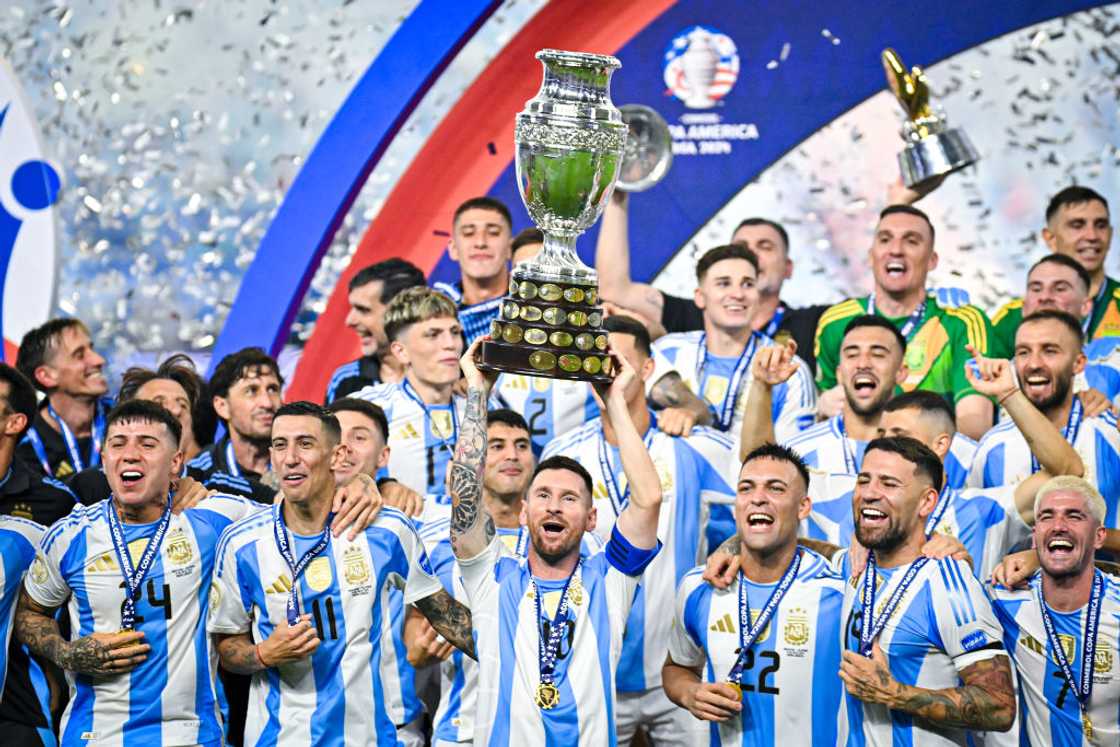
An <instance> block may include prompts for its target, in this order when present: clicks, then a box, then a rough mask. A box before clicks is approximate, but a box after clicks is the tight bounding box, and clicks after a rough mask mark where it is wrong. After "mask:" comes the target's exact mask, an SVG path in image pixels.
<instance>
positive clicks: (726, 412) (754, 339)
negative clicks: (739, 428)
mask: <svg viewBox="0 0 1120 747" xmlns="http://www.w3.org/2000/svg"><path fill="white" fill-rule="evenodd" d="M707 341H708V335H707V333H706V332H702V333H701V334H700V348H699V357H698V359H697V361H696V387H697V388H698V389H699V390H700V391H699V392H697V394H698V395H699V396H700V398H701V399H703V394H702V392H703V390H704V367H705V366H706V365H707V364H708V345H707ZM757 346H758V335H757V334H756V333H753V332H752V333H751V339H749V340H747V344H746V346H745V347H744V348H743V352H741V353H739V360H737V361H736V362H735V368H734V370H733V371H732V372H731V378H730V379H728V380H727V391H725V392H724V393H723V401H722V402H720V403H719V406H718V407H716V408H715V409H714V411H713V415H714V416H715V423H714V424H713V425H714V427H715V428H717V429H718V430H721V431H726V430H728V429H729V428H730V427H731V421H732V420H734V419H735V403H736V402H737V401H738V400H739V387H740V386H741V385H742V383H743V376H744V375H745V374H746V373H747V371H748V370H749V369H750V367H751V360H753V359H754V349H755V347H757Z"/></svg>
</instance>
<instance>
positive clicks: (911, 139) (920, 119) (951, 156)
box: [883, 49, 980, 188]
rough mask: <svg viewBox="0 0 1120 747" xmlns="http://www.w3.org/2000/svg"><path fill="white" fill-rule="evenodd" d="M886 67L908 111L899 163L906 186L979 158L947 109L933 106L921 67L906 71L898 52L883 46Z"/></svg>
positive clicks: (949, 171)
mask: <svg viewBox="0 0 1120 747" xmlns="http://www.w3.org/2000/svg"><path fill="white" fill-rule="evenodd" d="M883 69H884V71H886V74H887V85H889V86H890V89H891V91H892V92H893V93H894V95H895V98H897V99H898V103H899V104H901V105H902V109H903V110H904V111H905V112H906V122H905V124H903V126H902V133H901V134H902V139H903V140H905V141H906V147H905V148H903V150H902V152H900V153H899V154H898V165H899V168H900V169H901V170H902V181H903V183H905V184H906V186H907V187H911V188H913V187H917V186H919V185H921V184H922V183H923V182H926V181H930V180H933V179H937V178H939V177H942V176H945V175H947V174H951V173H952V172H954V171H958V170H960V169H963V168H964V167H965V166H970V165H971V164H973V163H976V161H978V160H980V154H979V153H977V152H976V149H975V148H974V147H972V142H971V141H970V140H969V139H968V136H967V135H965V133H964V131H963V130H961V129H959V128H955V127H954V128H950V127H949V126H948V120H947V119H946V117H945V114H944V112H937V111H934V110H933V108H932V107H930V103H929V81H928V80H927V79H926V75H925V72H924V71H923V70H922V69H921V68H920V67H917V66H915V67H914V68H913V69H911V70H910V71H907V70H906V66H905V65H903V64H902V58H900V57H899V56H898V53H897V52H895V51H894V50H893V49H884V50H883Z"/></svg>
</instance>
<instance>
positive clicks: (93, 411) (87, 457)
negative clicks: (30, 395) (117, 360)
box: [16, 319, 112, 479]
mask: <svg viewBox="0 0 1120 747" xmlns="http://www.w3.org/2000/svg"><path fill="white" fill-rule="evenodd" d="M16 368H17V369H19V371H20V373H22V374H23V375H24V376H26V377H27V379H28V381H30V382H31V383H32V384H34V385H35V388H37V389H38V390H39V391H41V392H43V393H44V394H45V395H46V397H44V398H43V402H42V404H41V406H40V409H39V412H38V414H37V415H36V416H35V422H33V423H32V424H31V427H30V428H28V430H27V435H26V437H25V438H24V440H23V442H22V443H21V444H20V448H19V457H20V458H21V459H23V460H24V461H25V462H27V464H30V465H34V466H35V468H36V469H41V470H43V473H44V474H46V476H47V477H54V478H58V479H66V478H69V476H70V475H73V474H76V473H78V472H81V471H82V470H83V469H85V468H86V467H95V466H97V465H99V464H101V452H100V449H101V441H102V439H103V438H104V437H105V413H106V412H107V411H108V409H109V407H111V406H112V402H111V401H110V400H108V399H107V398H106V397H105V394H106V393H107V392H108V391H109V384H108V382H107V381H106V380H105V371H104V369H105V359H104V358H102V357H101V356H100V355H99V354H98V353H97V351H96V350H94V349H93V342H92V341H91V340H90V336H89V330H88V329H87V328H86V325H85V324H83V323H82V322H80V321H79V320H77V319H52V320H50V321H49V322H47V323H45V324H42V325H40V326H38V327H36V328H35V329H33V330H31V331H30V332H28V333H27V334H25V335H24V336H23V340H21V341H20V344H19V353H18V354H17V356H16Z"/></svg>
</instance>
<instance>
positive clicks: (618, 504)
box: [599, 413, 657, 516]
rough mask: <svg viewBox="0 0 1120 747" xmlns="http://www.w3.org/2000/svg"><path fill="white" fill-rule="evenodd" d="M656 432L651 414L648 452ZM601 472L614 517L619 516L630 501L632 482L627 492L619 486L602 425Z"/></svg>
mask: <svg viewBox="0 0 1120 747" xmlns="http://www.w3.org/2000/svg"><path fill="white" fill-rule="evenodd" d="M656 432H657V421H656V420H655V419H653V416H652V413H651V415H650V421H649V428H648V429H646V437H645V444H646V451H650V450H651V449H652V448H653V435H654V433H656ZM599 471H600V472H601V473H602V475H603V482H604V483H606V485H607V496H608V497H609V498H610V499H611V508H613V509H614V515H615V516H618V515H619V514H621V513H622V509H624V508H626V504H627V503H628V502H629V500H630V481H629V480H627V481H626V490H623V489H622V488H620V487H619V485H618V476H617V475H616V474H615V472H614V470H612V469H611V459H610V454H609V453H608V452H607V437H606V436H605V435H603V427H602V424H600V426H599Z"/></svg>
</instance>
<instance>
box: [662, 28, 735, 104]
mask: <svg viewBox="0 0 1120 747" xmlns="http://www.w3.org/2000/svg"><path fill="white" fill-rule="evenodd" d="M738 79H739V52H738V50H737V49H736V48H735V42H733V41H731V37H729V36H728V35H727V34H724V33H722V32H721V31H719V30H717V29H714V28H712V27H710V26H693V27H691V28H688V29H685V30H684V31H682V32H681V33H679V34H677V36H675V37H674V38H673V40H672V41H671V42H669V47H668V49H666V50H665V85H666V86H668V87H669V92H670V93H672V94H673V95H674V96H676V97H677V98H678V99H680V100H681V101H683V102H684V105H685V106H687V107H688V108H689V109H710V108H712V107H713V106H715V105H716V103H717V102H719V100H720V99H722V98H723V97H724V96H726V95H727V94H728V92H729V91H730V90H731V87H732V86H734V85H735V81H736V80H738Z"/></svg>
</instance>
